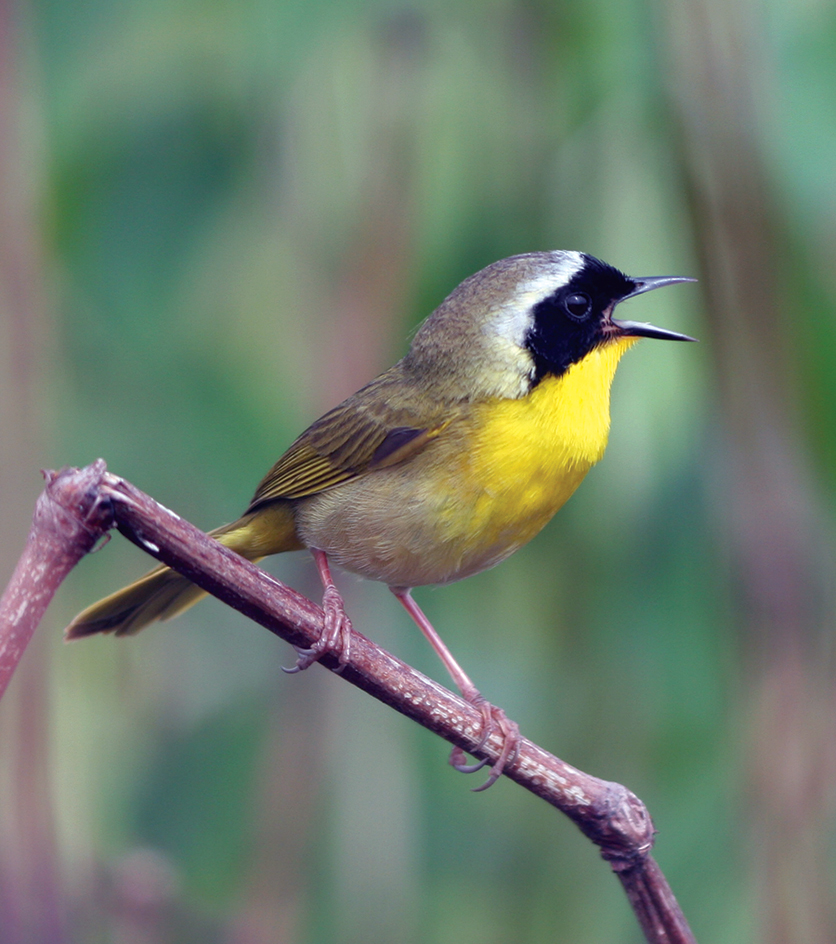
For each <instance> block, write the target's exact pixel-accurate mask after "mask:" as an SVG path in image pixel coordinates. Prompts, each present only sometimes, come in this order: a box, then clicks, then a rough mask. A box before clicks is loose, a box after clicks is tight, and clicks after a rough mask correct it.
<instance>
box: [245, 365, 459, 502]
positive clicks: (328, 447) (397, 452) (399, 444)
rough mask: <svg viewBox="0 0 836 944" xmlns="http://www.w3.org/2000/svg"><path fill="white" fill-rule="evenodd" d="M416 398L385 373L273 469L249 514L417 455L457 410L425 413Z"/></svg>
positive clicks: (328, 415)
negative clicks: (270, 503)
mask: <svg viewBox="0 0 836 944" xmlns="http://www.w3.org/2000/svg"><path fill="white" fill-rule="evenodd" d="M410 393H411V391H410V389H409V388H408V387H407V388H405V387H404V386H403V384H402V383H396V382H393V381H392V378H387V375H386V374H384V375H383V376H382V377H380V378H378V380H376V381H373V382H372V383H371V384H369V385H368V386H366V387H364V388H363V389H362V390H360V391H359V392H358V393H356V394H354V395H353V396H352V397H349V398H348V399H347V400H345V401H344V402H343V403H341V404H340V405H339V406H337V407H335V408H334V409H333V410H331V411H329V412H328V413H326V414H325V415H324V416H323V417H321V418H320V419H318V420H317V421H316V422H315V423H314V424H313V425H312V426H310V427H308V429H306V430H305V432H304V433H302V435H301V436H300V437H299V438H298V439H297V440H296V441H295V442H294V443H293V444H292V445H291V446H290V448H289V449H288V450H287V452H285V454H284V455H283V456H282V457H281V458H280V459H279V461H278V462H277V463H276V464H275V465H274V466H273V468H272V469H270V471H269V472H268V473H267V475H266V476H265V477H264V479H263V480H262V482H261V484H260V485H259V486H258V488H257V490H256V493H255V495H254V496H253V499H252V501H251V502H250V507H249V508H248V509H247V510H248V511H253V510H254V509H255V508H256V507H258V506H260V505H263V504H264V503H265V502H270V501H275V500H277V499H291V498H304V497H306V496H308V495H314V494H316V493H317V492H321V491H323V490H324V489H326V488H331V487H332V486H333V485H338V484H339V483H340V482H345V481H347V480H348V479H352V478H356V477H357V476H359V475H364V474H367V473H369V472H374V471H377V470H378V469H384V468H387V467H389V466H393V465H397V464H398V463H401V462H405V461H406V460H407V459H411V458H413V457H414V456H416V455H417V454H418V453H419V452H421V451H422V450H423V449H424V448H425V447H426V445H427V444H428V443H429V442H431V441H432V440H433V439H435V438H436V437H437V436H438V435H440V434H441V433H442V432H443V431H444V430H445V429H446V428H447V427H448V426H449V425H450V423H451V422H452V421H453V418H454V415H451V414H455V412H456V411H455V410H452V411H451V410H450V409H449V408H444V407H443V406H442V405H441V404H437V405H431V406H430V408H429V409H428V408H427V404H426V402H425V401H423V402H422V404H421V409H420V411H419V410H418V409H417V405H416V403H415V398H414V397H413V396H411V395H410ZM419 412H420V414H421V415H420V417H419Z"/></svg>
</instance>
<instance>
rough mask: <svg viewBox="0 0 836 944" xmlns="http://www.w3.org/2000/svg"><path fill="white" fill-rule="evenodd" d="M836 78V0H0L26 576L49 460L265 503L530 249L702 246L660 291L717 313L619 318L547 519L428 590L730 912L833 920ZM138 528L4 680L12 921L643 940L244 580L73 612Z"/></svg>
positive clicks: (12, 534)
mask: <svg viewBox="0 0 836 944" xmlns="http://www.w3.org/2000/svg"><path fill="white" fill-rule="evenodd" d="M834 80H836V8H834V5H833V4H832V3H827V2H824V0H803V2H798V3H795V4H781V3H778V2H775V0H771V2H770V0H761V2H747V0H660V2H651V0H623V2H615V0H562V2H542V0H541V2H538V0H484V2H481V3H466V2H460V0H447V2H444V3H440V2H434V0H413V2H411V3H408V2H387V0H380V2H365V3H357V2H347V0H344V2H339V3H338V2H334V0H331V2H325V0H234V2H233V0H144V2H141V0H17V2H15V0H0V536H2V541H0V545H2V546H0V583H5V580H6V579H7V578H8V575H9V574H10V573H11V571H12V568H13V566H14V562H15V560H16V558H17V555H18V553H19V551H20V549H21V547H22V544H23V541H24V537H25V534H26V530H27V527H28V520H29V517H30V515H31V509H32V506H33V503H34V500H35V497H36V496H37V494H38V492H39V490H40V487H41V482H40V478H39V476H38V469H39V468H40V467H59V466H62V465H85V464H87V463H89V462H90V461H92V460H93V459H95V458H96V457H98V456H102V457H104V458H105V459H106V461H107V463H108V466H109V468H110V469H111V470H112V471H113V472H115V473H117V474H119V475H123V476H125V477H126V478H128V479H129V480H130V481H132V482H134V483H135V484H136V485H138V486H139V487H140V488H142V489H144V490H145V491H147V492H149V493H150V494H152V495H153V496H154V497H156V498H157V499H159V500H160V501H162V502H164V503H165V504H166V505H167V506H169V507H171V508H173V509H175V510H177V511H178V512H179V513H180V514H181V515H184V516H186V517H187V518H189V519H190V520H191V521H193V522H194V523H196V524H198V525H199V526H201V527H205V528H207V529H208V528H211V527H214V526H216V525H218V524H220V523H222V522H225V521H228V520H231V519H232V518H234V517H236V516H237V515H238V514H239V513H240V511H241V510H242V508H243V507H244V506H245V505H246V503H247V502H248V500H249V498H250V496H251V494H252V492H253V490H254V487H255V485H256V484H257V482H258V481H259V479H260V478H261V476H262V474H263V473H264V472H265V471H266V469H267V468H268V467H269V466H270V465H271V463H272V462H273V461H274V460H275V459H276V458H277V457H278V456H279V454H280V453H281V452H282V450H283V449H284V448H285V447H286V446H287V445H288V444H289V443H290V441H291V440H292V439H293V437H294V436H295V435H296V434H297V433H298V432H299V431H300V430H301V429H302V428H303V427H304V425H305V424H307V423H308V422H310V421H311V420H313V419H314V418H315V417H316V416H317V415H318V414H319V413H320V412H321V411H322V410H324V409H325V408H327V407H329V406H332V405H334V404H335V403H337V402H338V401H339V400H340V399H341V398H342V397H343V396H345V395H347V394H348V393H350V392H352V391H353V390H354V389H355V388H356V387H358V386H359V385H361V384H362V383H363V382H365V381H366V380H368V379H370V378H371V377H372V376H373V375H374V374H375V373H376V372H378V371H379V370H381V369H383V368H384V367H386V366H388V365H389V364H390V363H391V362H392V361H393V360H394V359H395V358H396V357H398V356H400V355H401V354H402V353H403V352H404V351H405V348H406V345H407V343H408V338H409V334H410V332H411V330H412V329H413V328H414V326H415V325H416V324H417V323H418V322H419V321H420V320H421V319H422V318H423V317H424V316H426V315H427V314H428V313H429V312H430V311H431V310H432V308H434V307H435V305H437V304H438V303H439V302H440V301H441V299H442V298H443V297H444V296H445V295H446V294H447V293H448V292H449V291H450V290H451V289H452V288H453V287H454V286H455V285H456V284H457V283H458V282H459V281H460V280H461V279H462V278H464V277H465V276H467V275H469V274H470V273H471V272H473V271H475V270H476V269H478V268H481V267H482V266H484V265H487V264H488V263H490V262H492V261H494V260H495V259H498V258H500V257H502V256H506V255H511V254H514V253H518V252H524V251H529V250H534V249H546V248H567V249H581V250H584V251H587V252H591V253H593V254H594V255H597V256H600V257H601V258H603V259H605V260H607V261H608V262H611V263H612V264H614V265H616V266H618V267H619V268H621V269H623V270H625V271H626V272H628V273H630V274H633V275H637V276H640V275H656V274H682V275H694V276H698V277H699V278H700V283H699V285H698V286H680V287H678V288H675V289H668V290H666V291H664V292H659V293H653V295H652V296H648V297H647V298H643V299H641V300H638V301H635V302H631V303H630V305H631V310H630V317H631V318H636V319H638V320H648V321H653V322H655V323H657V324H662V325H664V326H666V327H670V328H673V329H678V330H684V331H687V332H689V333H691V334H694V335H696V336H698V337H699V338H700V339H701V341H702V343H701V344H700V345H699V346H697V345H662V344H653V343H650V342H645V343H643V344H642V345H640V346H639V348H638V349H637V350H636V351H634V352H632V353H631V354H630V355H629V356H628V357H627V358H626V359H625V361H624V363H623V365H622V367H621V369H620V371H619V375H618V377H617V378H616V382H615V386H614V392H613V429H612V436H611V441H610V447H609V450H608V453H607V456H606V458H605V460H604V461H603V463H602V464H601V465H600V466H599V467H598V468H596V469H594V470H593V471H592V473H591V474H590V475H589V477H588V479H587V481H586V482H585V483H584V485H583V487H582V488H581V489H580V491H579V492H578V494H577V495H576V496H575V497H574V498H573V499H572V501H571V502H570V503H569V504H568V505H567V507H566V508H565V509H564V510H563V511H562V512H561V513H560V515H559V516H558V517H557V519H556V520H555V521H554V522H553V523H552V525H550V526H549V528H548V529H546V531H545V532H544V533H543V534H541V535H540V536H539V537H538V538H537V539H536V540H534V541H533V542H532V543H531V544H530V545H529V546H528V547H526V548H525V549H523V550H522V551H520V552H519V553H518V554H517V555H516V556H515V557H514V558H512V559H511V560H509V561H508V562H506V563H505V564H503V565H502V566H501V567H499V568H497V569H496V570H494V571H491V572H489V573H486V574H482V575H480V576H477V577H474V578H471V579H470V580H467V581H465V582H464V583H462V584H458V585H454V586H451V587H447V588H444V589H439V590H431V589H426V590H422V591H418V593H417V594H416V596H417V599H418V600H419V602H420V603H421V605H422V606H425V608H426V610H427V613H428V615H429V616H430V618H431V619H432V620H433V621H434V622H435V625H436V626H438V627H439V628H440V629H441V631H442V633H443V635H444V637H445V639H446V640H447V642H448V643H449V645H450V646H451V648H452V650H453V651H454V652H455V653H456V655H457V656H458V657H459V658H460V660H461V662H462V664H463V665H464V666H465V667H466V668H467V670H468V672H469V673H470V674H471V676H472V677H473V679H474V680H475V682H476V683H477V684H478V685H479V687H480V688H481V689H482V691H483V692H484V693H485V695H486V696H487V697H488V698H490V700H491V701H493V702H494V703H496V704H499V705H502V706H503V707H504V708H505V709H506V710H507V711H508V714H509V715H510V716H511V717H512V718H514V719H516V720H517V721H519V723H520V725H521V727H522V730H523V732H524V733H525V734H526V735H528V736H530V737H531V738H533V739H534V740H535V741H537V742H539V743H540V744H542V745H543V746H544V747H546V748H547V749H549V750H551V751H553V752H555V753H556V754H558V755H559V756H561V757H563V758H564V759H566V760H567V761H569V762H570V763H572V764H574V765H576V766H579V767H581V768H583V769H586V770H588V771H590V772H591V773H595V774H597V775H599V776H601V777H604V778H607V779H612V780H617V781H619V782H622V783H625V784H626V785H628V786H629V787H630V788H631V789H632V790H634V791H635V792H636V793H637V794H638V795H639V796H641V797H642V798H643V799H644V800H645V802H646V803H647V805H648V806H649V808H650V810H651V813H652V815H653V817H654V821H655V824H656V827H657V829H658V831H659V836H658V841H657V847H656V852H657V858H658V860H659V862H660V864H661V865H662V868H663V869H664V870H665V872H666V874H667V876H668V879H669V880H670V882H671V884H672V886H673V889H674V891H675V893H676V894H677V895H678V897H679V900H680V903H681V905H682V907H683V909H684V911H685V913H686V915H687V916H688V918H689V920H690V921H691V924H692V926H693V928H694V931H695V933H696V935H697V937H698V939H699V940H701V941H712V942H718V944H725V942H729V944H731V942H755V941H758V942H775V944H778V942H787V944H808V942H810V944H814V942H815V944H825V942H832V941H833V940H834V939H836V920H835V919H834V913H835V909H834V875H835V873H834V858H835V857H836V843H835V842H834V840H836V830H834V806H836V725H834V719H836V704H834V661H835V659H836V652H834V645H833V622H834V620H833V617H834V609H836V601H834V591H833V572H834V540H833V489H834V486H836V474H834V459H836V266H834V264H833V259H834V248H836V214H835V213H834V210H835V209H836V189H834V185H833V184H834V166H836V153H834V152H835V151H836V148H834V135H836V108H834V99H835V98H836V82H835V81H834ZM633 306H635V307H633ZM147 566H148V561H147V560H146V559H145V558H144V557H143V555H142V554H141V553H140V552H139V551H137V550H136V549H135V548H133V547H132V546H130V545H128V544H127V543H126V542H125V541H124V540H123V539H122V538H120V537H119V536H118V535H117V536H116V537H115V538H114V540H113V541H112V542H111V543H110V544H109V545H108V546H107V547H106V549H104V550H103V551H102V552H101V553H99V554H96V555H93V556H92V557H90V558H88V559H86V560H85V561H83V562H82V564H81V566H80V567H79V568H78V569H77V571H75V572H74V573H73V574H72V575H71V576H70V577H69V579H68V580H67V581H66V583H65V585H64V587H63V588H62V590H61V591H60V593H59V596H58V597H57V599H56V601H55V603H54V605H53V606H52V608H51V610H50V611H49V613H48V616H47V619H46V621H45V624H44V625H43V626H42V627H41V630H40V632H39V634H38V635H37V636H36V639H35V641H34V642H33V643H32V645H31V647H30V649H29V651H28V652H27V653H26V657H25V659H24V661H23V664H22V667H21V670H20V671H19V673H18V675H17V676H16V678H15V679H14V681H13V683H12V685H11V686H10V689H9V691H8V693H7V695H6V698H5V699H4V701H3V703H2V705H1V706H0V944H40V942H44V944H46V942H64V941H67V942H83V944H87V942H91V944H96V942H115V944H158V942H159V944H163V942H172V944H180V942H183V944H190V942H195V944H196V942H200V944H213V942H219V944H220V942H224V944H226V942H231V944H267V942H278V944H284V942H288V944H295V942H299V944H309V942H310V944H319V942H323V944H355V942H358V944H359V942H363V944H377V942H381V944H382V942H386V944H448V942H450V944H452V942H457V944H458V942H469V941H474V942H476V941H478V942H479V944H491V942H497V944H498V942H508V941H512V942H515V944H516V942H519V944H529V942H531V944H534V942H537V944H540V942H546V941H548V942H553V941H567V942H573V944H584V942H590V944H593V942H594V944H601V942H636V941H638V940H640V935H639V932H638V930H637V928H636V926H635V922H634V919H633V917H632V914H631V912H630V910H629V907H628V905H627V903H626V901H625V899H624V896H623V893H622V890H621V888H620V886H619V884H618V882H617V881H616V880H615V879H614V878H613V876H612V874H611V873H610V871H609V869H608V867H607V866H606V865H605V863H603V862H602V861H601V860H600V859H599V857H598V856H597V854H596V852H595V850H594V849H593V847H592V846H590V844H589V843H588V842H587V841H586V840H585V839H584V838H583V837H582V836H581V835H580V834H579V833H578V832H577V830H576V829H575V827H574V826H572V825H571V824H570V823H568V822H567V821H564V820H563V819H562V818H561V817H560V816H559V815H558V814H556V813H554V812H553V811H552V810H551V809H550V808H548V807H547V806H546V805H545V804H543V803H542V802H540V801H538V800H536V799H534V798H533V797H531V796H530V795H527V794H525V793H524V792H523V791H522V790H520V789H518V788H517V787H516V786H514V785H513V784H511V783H508V782H504V781H500V782H499V783H498V784H497V785H496V786H495V787H493V788H492V789H491V790H489V791H488V792H487V793H486V794H480V795H473V794H471V793H470V792H469V789H468V788H469V787H470V786H473V785H474V784H473V783H472V782H470V781H469V780H468V779H466V778H464V777H461V776H460V775H458V774H456V773H455V772H454V771H452V770H451V769H450V768H449V767H448V766H447V765H446V757H447V749H446V747H445V745H444V744H443V743H441V742H440V741H438V740H437V739H435V738H433V737H432V736H431V735H429V734H428V733H426V732H424V731H422V730H418V729H416V727H415V726H413V725H411V724H410V723H408V722H407V721H406V720H404V719H403V718H401V717H400V716H397V715H396V714H394V713H393V712H391V711H389V710H387V709H386V708H384V707H382V706H380V705H378V704H376V703H372V702H370V701H369V700H368V699H367V698H366V697H365V696H362V695H361V694H359V693H357V692H355V691H353V690H350V688H349V686H347V685H345V684H344V683H343V682H342V681H341V680H340V679H338V678H335V677H331V676H330V675H329V674H328V673H327V672H325V671H324V670H321V669H320V668H318V667H314V668H313V669H311V671H309V672H307V673H305V674H304V675H301V676H297V677H288V676H286V675H284V674H283V673H281V672H280V671H279V666H280V665H283V664H284V665H287V664H289V663H290V662H291V661H292V659H293V655H292V653H291V652H290V651H289V648H288V647H287V646H285V645H284V644H282V643H281V642H279V641H277V640H276V639H274V638H273V637H272V636H270V635H269V634H268V633H266V632H264V631H263V630H262V629H261V628H259V627H257V626H255V625H252V624H248V623H247V622H246V621H245V620H244V619H243V617H240V616H239V615H238V614H236V613H233V612H232V611H229V610H227V609H226V608H224V607H223V606H221V605H220V604H219V603H217V602H216V601H206V602H204V603H202V604H201V605H200V606H199V607H197V608H195V609H194V610H192V611H190V612H189V613H188V614H187V615H186V616H185V617H183V618H182V619H180V620H178V621H177V622H175V623H172V624H167V625H162V626H158V627H155V628H152V629H149V630H147V631H146V632H145V633H143V634H141V635H140V636H138V637H137V638H135V639H129V640H114V639H111V638H98V639H93V640H90V641H85V642H81V643H76V644H74V645H72V646H67V647H65V646H64V645H63V643H62V641H61V630H62V628H63V627H64V626H65V625H66V623H67V622H68V621H69V620H70V618H71V617H72V616H73V615H74V614H75V612H76V611H77V610H79V609H80V608H81V607H83V606H84V605H86V604H88V603H90V602H91V601H92V600H94V599H96V598H98V597H99V596H101V595H103V594H104V593H106V592H110V591H111V590H113V589H115V588H116V587H117V586H121V585H122V584H123V583H125V582H126V581H127V580H129V579H132V578H133V577H135V576H137V575H138V574H139V573H141V572H142V571H143V570H144V569H145V568H146V567H147ZM268 566H269V568H270V569H271V570H272V571H273V572H274V573H276V574H277V575H279V576H281V577H282V579H284V580H286V581H288V582H289V583H291V584H292V585H293V586H296V587H298V588H299V589H300V590H302V591H303V592H306V593H308V594H310V595H312V596H313V597H314V598H315V599H316V598H318V593H319V591H318V589H317V581H316V577H315V574H314V573H313V567H312V566H311V564H310V562H309V561H308V560H307V558H306V557H305V555H287V556H286V557H284V558H280V559H277V560H275V561H273V562H270V563H269V565H268ZM339 581H340V585H341V587H342V588H343V590H344V592H345V595H346V598H347V601H348V604H349V608H350V612H351V614H352V617H353V619H354V623H355V625H356V626H357V627H358V628H359V629H360V630H361V631H362V632H364V633H366V634H367V635H369V636H371V637H372V638H374V639H376V640H377V641H379V642H381V643H382V644H383V645H385V646H387V647H388V648H390V649H391V650H393V651H394V652H395V653H396V654H398V655H399V656H401V657H402V658H404V659H406V660H407V661H409V662H411V663H413V664H415V665H417V666H418V667H419V668H420V669H422V670H423V671H425V672H427V673H428V674H430V675H432V676H433V677H435V678H438V679H439V680H441V681H443V682H444V683H445V684H447V682H446V678H445V676H444V673H443V670H442V669H441V667H440V666H439V665H438V664H437V663H436V660H435V658H434V656H433V655H432V653H431V652H430V651H429V647H427V646H426V644H425V643H424V641H423V640H422V639H421V638H420V635H419V634H418V633H417V631H416V630H415V628H414V627H413V626H412V625H411V623H410V622H409V620H408V618H407V617H406V616H405V614H403V613H402V612H401V611H400V608H399V607H398V605H397V603H396V601H395V600H394V599H393V598H391V596H390V595H389V594H388V593H387V592H386V591H385V589H384V588H383V587H380V586H376V585H366V584H363V583H362V582H360V581H358V580H357V579H355V578H353V577H351V576H349V575H342V576H341V577H340V578H339Z"/></svg>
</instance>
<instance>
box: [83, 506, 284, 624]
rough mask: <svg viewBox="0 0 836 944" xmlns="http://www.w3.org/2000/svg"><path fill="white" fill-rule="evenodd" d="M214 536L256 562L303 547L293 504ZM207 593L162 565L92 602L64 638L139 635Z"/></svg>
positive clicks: (270, 509)
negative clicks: (298, 533)
mask: <svg viewBox="0 0 836 944" xmlns="http://www.w3.org/2000/svg"><path fill="white" fill-rule="evenodd" d="M210 534H211V536H212V537H214V538H216V539H217V540H218V541H220V542H221V544H223V545H225V546H226V547H228V548H230V549H231V550H233V551H235V552H236V553H238V554H240V555H241V556H242V557H245V558H246V559H247V560H251V561H257V560H261V558H262V557H267V556H268V555H269V554H279V553H281V552H282V551H291V550H298V549H299V548H301V547H302V544H301V542H300V541H299V538H298V537H297V535H296V528H295V524H294V519H293V511H292V508H291V507H290V506H289V505H287V504H285V503H277V504H274V505H267V506H265V507H263V508H260V509H258V511H255V512H253V513H252V514H249V515H245V516H244V517H243V518H239V520H238V521H236V522H234V523H233V524H229V525H225V526H224V527H222V528H218V529H216V530H215V531H211V532H210ZM204 596H206V591H205V590H201V589H200V587H198V586H196V585H195V584H193V583H192V582H191V581H190V580H189V579H188V578H187V577H183V576H182V575H181V574H178V573H177V571H175V570H172V569H171V568H170V567H166V566H165V565H164V564H160V565H158V566H157V567H155V568H154V569H153V570H151V571H149V572H148V573H147V574H145V576H144V577H140V578H139V580H137V581H135V582H134V583H132V584H129V585H128V586H127V587H124V588H123V589H121V590H117V591H116V593H111V594H110V596H107V597H105V598H104V599H103V600H99V601H98V603H94V604H93V605H92V606H88V607H87V609H86V610H83V611H82V612H81V613H79V614H78V616H76V618H75V619H74V620H73V621H72V623H70V625H69V626H68V627H67V629H66V630H65V632H64V638H65V639H67V640H70V639H80V638H81V637H83V636H92V635H94V634H95V633H114V634H115V635H117V636H126V635H129V634H132V633H137V632H139V630H141V629H143V628H144V627H145V626H147V625H148V624H149V623H153V622H155V621H156V620H167V619H171V618H172V617H174V616H178V615H179V614H180V613H182V612H183V611H184V610H187V609H188V608H189V607H190V606H193V605H194V604H195V603H197V601H198V600H200V599H201V597H204Z"/></svg>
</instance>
